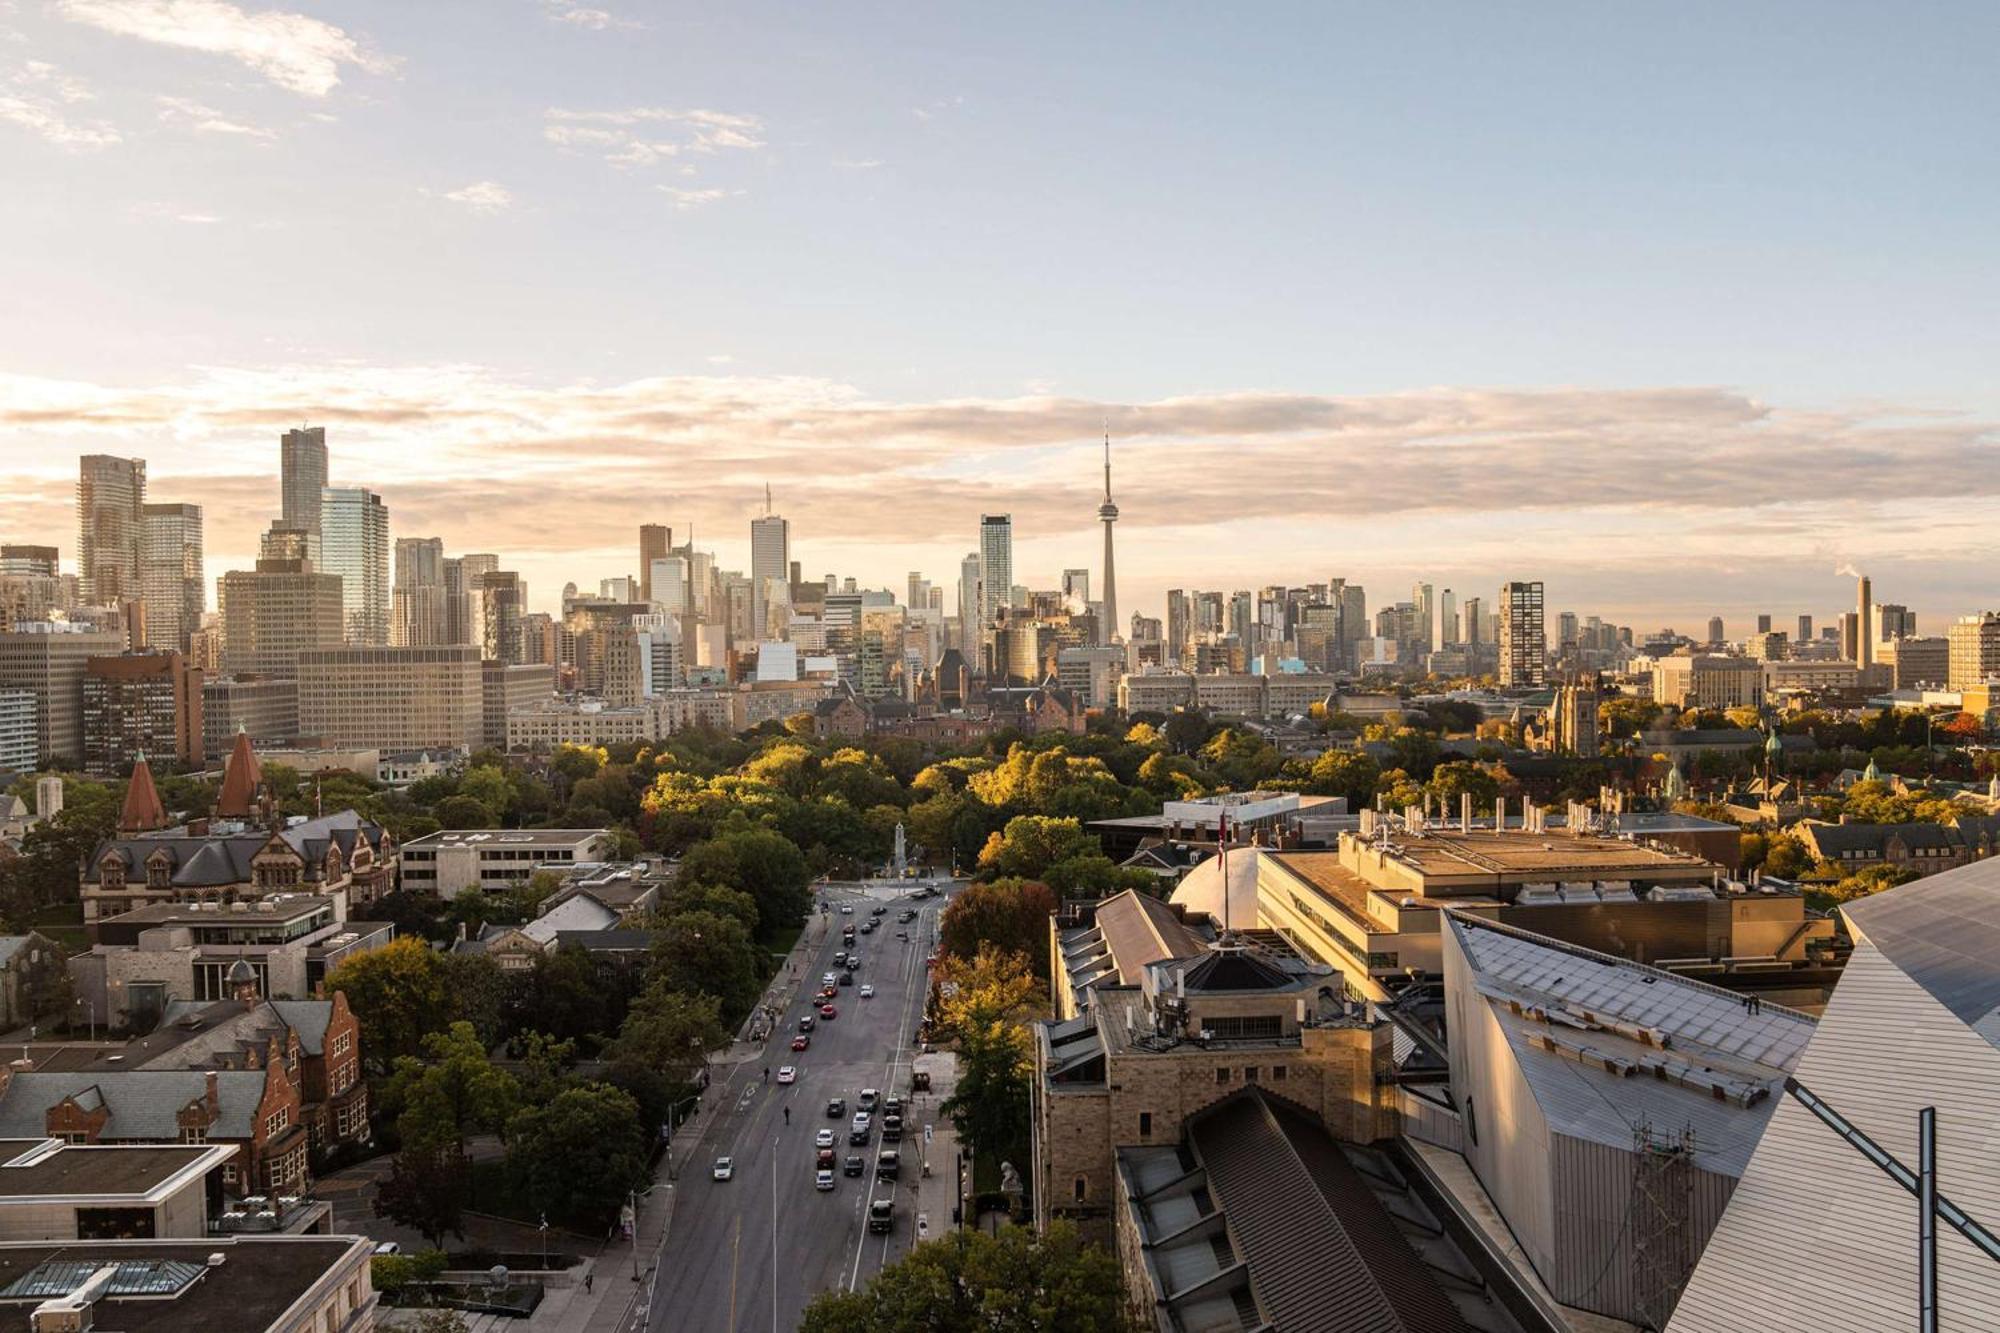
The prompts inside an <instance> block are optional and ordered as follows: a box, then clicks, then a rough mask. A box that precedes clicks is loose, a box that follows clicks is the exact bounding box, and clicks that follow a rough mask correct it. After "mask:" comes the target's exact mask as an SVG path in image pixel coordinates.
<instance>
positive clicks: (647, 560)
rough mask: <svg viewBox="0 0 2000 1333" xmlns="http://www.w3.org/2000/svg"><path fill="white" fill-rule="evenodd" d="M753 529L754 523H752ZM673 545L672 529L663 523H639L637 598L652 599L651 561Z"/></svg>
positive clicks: (645, 600)
mask: <svg viewBox="0 0 2000 1333" xmlns="http://www.w3.org/2000/svg"><path fill="white" fill-rule="evenodd" d="M753 530H754V525H753ZM673 547H674V530H673V529H672V528H670V527H668V526H666V524H664V523H641V524H640V525H639V600H640V601H642V602H650V601H652V600H653V562H654V561H655V560H663V559H665V558H666V554H667V552H668V551H671V550H672V549H673Z"/></svg>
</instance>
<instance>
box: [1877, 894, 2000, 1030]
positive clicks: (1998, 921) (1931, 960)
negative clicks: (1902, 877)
mask: <svg viewBox="0 0 2000 1333" xmlns="http://www.w3.org/2000/svg"><path fill="white" fill-rule="evenodd" d="M1841 913H1842V915H1844V916H1845V917H1846V918H1847V924H1848V928H1849V929H1850V930H1852V931H1853V932H1854V933H1855V934H1856V935H1858V936H1862V937H1865V938H1866V939H1867V940H1868V942H1869V943H1871V944H1873V945H1874V946H1875V947H1876V948H1877V949H1879V950H1880V951H1881V952H1882V956H1883V957H1885V958H1887V959H1888V960H1889V961H1890V962H1891V963H1894V964H1895V965H1896V966H1897V967H1898V968H1900V969H1901V970H1902V971H1903V973H1904V974H1905V975H1907V976H1908V977H1909V978H1910V980H1912V981H1914V982H1916V983H1917V985H1919V986H1921V987H1923V988H1924V990H1926V991H1928V992H1929V993H1930V994H1931V996H1932V998H1934V999H1936V1000H1937V1002H1938V1003H1939V1004H1941V1005H1943V1006H1944V1007H1945V1008H1946V1009H1949V1010H1950V1011H1951V1012H1952V1014H1953V1016H1955V1017H1956V1018H1957V1019H1958V1020H1959V1021H1960V1022H1961V1023H1964V1024H1965V1025H1966V1026H1968V1027H1970V1028H1972V1029H1973V1030H1974V1031H1975V1032H1977V1033H1979V1035H1980V1036H1982V1037H1984V1038H1985V1039H1986V1040H1987V1041H1988V1042H1991V1043H1992V1044H1993V1045H1995V1046H2000V860H1986V861H1975V862H1974V863H1972V864H1971V865H1969V866H1960V867H1959V868H1958V869H1956V870H1947V871H1945V872H1944V873H1943V874H1941V875H1932V876H1930V877H1929V878H1927V879H1921V880H1917V881H1916V882H1914V883H1911V884H1905V885H1903V886H1901V887H1900V888H1895V889H1891V890H1889V891H1888V892H1886V893H1878V894H1876V895H1875V896H1873V897H1872V898H1863V899H1860V900H1858V901H1856V902H1851V903H1848V904H1846V905H1844V906H1843V907H1842V908H1841Z"/></svg>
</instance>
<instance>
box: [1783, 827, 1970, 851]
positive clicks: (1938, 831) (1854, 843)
mask: <svg viewBox="0 0 2000 1333" xmlns="http://www.w3.org/2000/svg"><path fill="white" fill-rule="evenodd" d="M1797 832H1798V833H1800V834H1801V835H1802V836H1804V837H1806V838H1808V839H1810V840H1811V841H1812V843H1813V844H1814V845H1815V846H1816V847H1818V849H1819V850H1820V852H1821V854H1826V853H1828V852H1834V853H1838V852H1871V853H1879V852H1880V851H1881V850H1882V848H1884V847H1885V846H1887V845H1888V843H1889V840H1890V839H1891V838H1896V839H1898V840H1900V841H1901V842H1902V844H1903V845H1904V846H1905V847H1909V848H1912V849H1914V848H1919V847H1926V848H1944V849H1947V850H1953V851H1955V850H1957V849H1958V848H1960V847H1963V846H1965V838H1964V837H1963V836H1962V835H1961V834H1960V833H1959V831H1958V830H1957V829H1955V828H1953V827H1951V826H1950V825H1949V824H1928V823H1910V824H1822V823H1818V822H1815V821H1812V820H1807V821H1805V822H1804V823H1801V824H1800V825H1799V826H1798V829H1797Z"/></svg>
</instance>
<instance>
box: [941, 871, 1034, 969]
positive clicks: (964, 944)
mask: <svg viewBox="0 0 2000 1333" xmlns="http://www.w3.org/2000/svg"><path fill="white" fill-rule="evenodd" d="M1057 905H1058V904H1057V902H1056V895H1055V893H1054V892H1053V891H1052V890H1051V889H1050V888H1049V886H1048V885H1046V884H1043V883H1040V882H1038V881H1036V880H1031V879H996V880H994V881H992V882H991V883H987V884H970V885H967V886H966V887H965V888H964V889H962V890H960V891H959V893H958V895H957V896H956V897H954V898H953V899H952V900H951V904H950V905H949V906H948V907H946V908H945V909H944V914H943V915H942V916H941V917H940V918H939V919H938V948H939V950H940V952H942V953H944V954H947V955H949V956H951V957H954V958H962V959H966V960H968V961H970V960H971V959H973V958H975V957H977V956H978V954H979V951H980V949H981V948H989V947H990V948H995V949H1001V950H1005V951H1006V952H1009V953H1018V954H1022V955H1024V956H1026V957H1029V958H1043V957H1046V956H1047V954H1048V947H1049V919H1050V918H1051V917H1052V916H1054V915H1055V910H1056V907H1057Z"/></svg>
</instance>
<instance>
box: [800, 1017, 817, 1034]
mask: <svg viewBox="0 0 2000 1333" xmlns="http://www.w3.org/2000/svg"><path fill="white" fill-rule="evenodd" d="M818 1026H819V1020H818V1019H817V1018H814V1017H813V1016H812V1015H811V1014H800V1015H799V1031H801V1032H811V1031H812V1030H813V1029H814V1028H816V1027H818Z"/></svg>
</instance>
